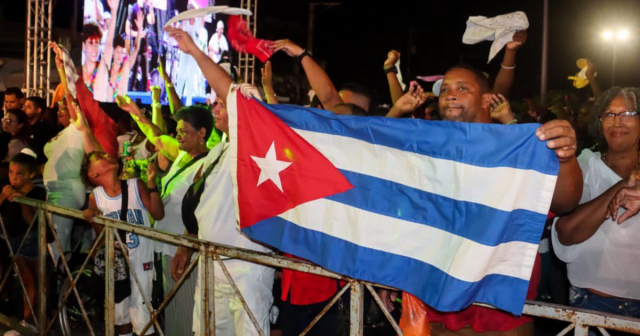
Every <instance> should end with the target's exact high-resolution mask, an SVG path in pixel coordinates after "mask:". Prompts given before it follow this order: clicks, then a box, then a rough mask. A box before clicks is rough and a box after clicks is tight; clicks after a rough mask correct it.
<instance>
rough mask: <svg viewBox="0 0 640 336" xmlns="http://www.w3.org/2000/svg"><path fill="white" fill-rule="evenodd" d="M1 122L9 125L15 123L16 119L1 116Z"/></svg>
mask: <svg viewBox="0 0 640 336" xmlns="http://www.w3.org/2000/svg"><path fill="white" fill-rule="evenodd" d="M2 123H3V124H9V125H11V124H15V123H17V121H15V120H11V119H9V118H2Z"/></svg>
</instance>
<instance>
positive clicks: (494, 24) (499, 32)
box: [462, 12, 529, 63]
mask: <svg viewBox="0 0 640 336" xmlns="http://www.w3.org/2000/svg"><path fill="white" fill-rule="evenodd" d="M527 28H529V20H528V19H527V14H525V13H524V12H513V13H509V14H504V15H499V16H496V17H493V18H487V17H485V16H470V17H469V20H467V30H466V31H465V32H464V36H462V42H463V43H465V44H476V43H478V42H482V41H493V44H492V45H491V50H490V51H489V60H488V61H487V63H489V62H491V60H492V59H493V58H494V57H495V56H496V54H498V52H499V51H500V50H501V49H502V48H503V47H504V46H505V45H506V44H507V43H508V42H511V41H512V40H513V34H515V33H516V32H517V31H520V30H525V29H527Z"/></svg>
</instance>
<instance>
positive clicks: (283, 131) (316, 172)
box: [237, 93, 353, 228]
mask: <svg viewBox="0 0 640 336" xmlns="http://www.w3.org/2000/svg"><path fill="white" fill-rule="evenodd" d="M237 106H238V107H237V139H238V153H237V155H238V166H237V176H238V207H239V212H240V226H241V228H245V227H248V226H251V225H253V224H255V223H257V222H259V221H262V220H264V219H267V218H271V217H274V216H277V215H279V214H281V213H283V212H285V211H287V210H289V209H292V208H294V207H296V206H298V205H300V204H302V203H306V202H309V201H312V200H315V199H320V198H324V197H327V196H331V195H334V194H337V193H341V192H344V191H347V190H349V189H351V188H353V186H352V185H351V184H350V183H349V181H347V179H346V178H345V177H344V176H343V175H342V174H341V173H340V171H338V169H337V168H336V167H335V166H334V165H333V164H332V163H331V162H330V161H329V160H328V159H327V158H325V157H324V156H323V155H322V154H321V153H320V152H319V151H318V150H317V149H316V148H315V147H313V146H312V145H311V144H309V143H308V142H307V141H306V140H304V139H303V138H302V137H301V136H300V135H298V134H297V133H296V132H295V131H293V130H292V129H291V128H289V126H287V125H286V124H285V123H284V122H282V121H281V120H280V119H278V118H277V117H276V116H275V115H274V114H273V113H271V112H270V111H269V110H268V109H267V108H266V107H265V106H263V105H262V104H260V103H259V102H257V101H255V100H247V99H246V98H244V97H242V95H240V93H238V96H237Z"/></svg>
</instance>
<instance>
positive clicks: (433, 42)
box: [3, 0, 640, 102]
mask: <svg viewBox="0 0 640 336" xmlns="http://www.w3.org/2000/svg"><path fill="white" fill-rule="evenodd" d="M233 1H236V2H239V1H237V0H232V2H233ZM79 2H80V3H82V1H79ZM258 2H259V4H258V34H257V35H258V37H260V38H266V39H280V38H290V39H291V40H293V41H294V42H296V43H298V44H300V45H301V46H302V47H306V44H307V24H308V15H309V3H310V2H311V0H259V1H258ZM336 2H337V1H336ZM549 2H550V11H549V12H550V17H549V19H550V23H549V89H556V90H566V91H570V92H579V93H582V94H585V95H586V94H587V93H588V89H583V90H580V91H578V90H576V89H573V88H572V86H571V82H570V81H569V80H567V79H566V77H567V76H569V75H573V74H575V73H576V72H577V71H578V69H577V67H576V66H575V61H576V59H578V58H579V57H588V58H590V59H592V60H593V61H594V63H595V64H596V66H597V67H598V73H599V77H598V78H599V79H600V83H601V85H602V86H603V88H607V87H609V86H610V85H611V73H612V59H613V57H612V44H611V43H610V42H604V41H603V40H602V38H601V33H602V31H603V30H604V29H605V28H612V29H618V28H626V29H628V30H629V31H630V32H631V37H632V38H631V40H630V41H628V42H626V43H620V44H618V46H617V62H616V67H617V69H616V84H617V85H626V86H633V85H636V86H637V85H639V84H638V80H637V78H638V77H640V67H638V66H637V64H638V63H639V62H638V61H640V57H639V56H640V53H639V48H638V45H639V44H638V43H637V42H638V40H640V29H638V27H640V22H638V20H640V19H638V18H640V1H637V0H580V1H574V0H572V1H570V0H556V1H553V0H550V1H549ZM3 6H5V8H4V10H5V19H7V20H15V19H16V18H19V17H20V16H24V7H25V5H24V2H21V1H16V2H7V3H5V4H3ZM72 6H73V1H72V0H57V1H55V9H54V25H55V26H60V27H69V25H70V24H69V13H70V12H71V8H72ZM516 10H521V11H524V12H525V13H527V15H528V17H529V23H530V27H529V39H528V41H527V43H526V45H525V46H523V47H522V48H521V49H520V51H519V53H518V59H517V69H516V85H515V87H514V90H513V92H512V98H517V99H519V98H523V97H533V96H535V95H538V94H539V87H540V64H541V62H540V59H541V51H542V50H541V48H542V0H538V1H513V0H458V1H424V0H421V1H397V0H394V1H389V2H379V1H375V2H374V1H368V2H365V1H352V0H348V1H342V2H341V5H340V6H336V7H320V6H319V7H317V11H316V13H317V15H316V21H315V31H314V47H313V51H314V55H315V58H316V60H318V61H319V62H320V63H321V64H323V65H326V69H327V72H328V73H329V75H330V77H331V78H332V79H333V81H334V83H335V84H336V85H337V86H339V85H341V84H343V83H345V82H348V81H354V82H360V83H363V84H367V85H369V86H371V87H372V88H375V89H376V91H377V92H378V97H379V98H380V100H381V101H383V102H384V101H388V100H389V98H388V93H387V89H388V88H387V84H386V78H385V76H384V72H383V71H382V64H383V62H384V60H385V58H386V54H387V52H388V51H389V50H390V49H391V48H395V49H398V50H399V51H400V52H401V53H402V69H403V73H404V75H405V79H411V78H415V76H417V75H434V74H442V73H443V72H444V71H445V70H446V69H447V68H448V67H450V66H451V65H453V64H456V63H459V62H461V61H464V62H466V63H470V64H472V65H475V66H477V67H479V68H481V69H482V70H484V71H487V72H489V73H490V74H491V75H492V76H495V74H497V72H498V70H499V67H500V61H501V60H502V53H500V54H498V56H496V58H495V59H494V60H493V61H492V62H491V64H486V59H487V56H488V53H489V47H490V45H491V43H490V42H483V43H480V44H477V45H473V46H469V45H464V44H462V35H463V33H464V30H465V23H466V20H467V18H468V17H469V16H470V15H484V16H495V15H499V14H503V13H508V12H512V11H516ZM272 62H273V63H274V72H275V74H276V76H277V75H279V74H280V75H288V74H289V75H290V74H294V73H296V72H297V71H298V72H299V71H300V70H301V69H299V68H298V67H297V66H296V65H295V62H294V61H293V60H291V59H290V58H289V57H287V56H286V55H284V54H277V55H275V56H274V57H273V58H272ZM299 78H300V79H299V83H306V80H305V79H304V77H299ZM276 90H277V88H276Z"/></svg>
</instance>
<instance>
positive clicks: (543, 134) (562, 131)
mask: <svg viewBox="0 0 640 336" xmlns="http://www.w3.org/2000/svg"><path fill="white" fill-rule="evenodd" d="M536 136H538V139H540V141H546V140H548V141H549V142H547V147H548V148H549V149H552V150H554V151H555V152H556V155H557V156H558V160H560V162H567V161H569V160H571V159H573V158H575V156H576V150H577V148H578V146H577V142H576V131H575V130H574V129H573V126H571V124H570V123H569V122H568V121H566V120H560V119H556V120H552V121H550V122H548V123H546V124H544V125H542V126H540V128H538V130H537V131H536Z"/></svg>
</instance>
